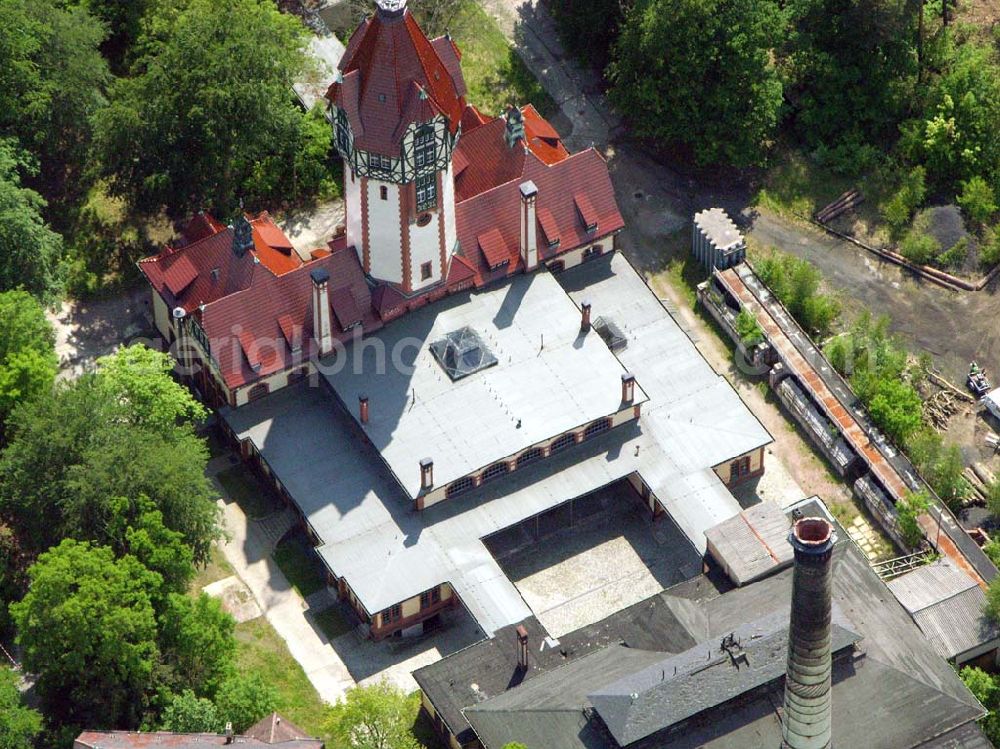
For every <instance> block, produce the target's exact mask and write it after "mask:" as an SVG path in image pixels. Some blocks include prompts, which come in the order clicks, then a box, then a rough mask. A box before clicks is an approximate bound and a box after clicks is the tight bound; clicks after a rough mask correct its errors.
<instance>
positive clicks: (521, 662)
mask: <svg viewBox="0 0 1000 749" xmlns="http://www.w3.org/2000/svg"><path fill="white" fill-rule="evenodd" d="M516 632H517V670H518V671H527V670H528V630H527V629H525V627H524V625H523V624H518V625H517V630H516Z"/></svg>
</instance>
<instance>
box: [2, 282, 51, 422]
mask: <svg viewBox="0 0 1000 749" xmlns="http://www.w3.org/2000/svg"><path fill="white" fill-rule="evenodd" d="M55 342H56V334H55V331H54V330H53V329H52V323H50V322H49V321H48V319H47V318H46V317H45V310H44V309H43V308H42V306H41V305H40V304H39V303H38V302H37V301H36V300H35V299H33V298H32V297H31V295H29V294H28V293H27V292H24V291H6V292H0V435H2V434H3V424H4V421H6V419H7V415H8V414H9V413H10V411H11V409H12V408H13V407H14V406H15V405H16V404H17V403H20V402H22V401H26V400H32V399H34V398H37V397H38V396H40V395H42V394H43V393H47V392H49V391H50V390H51V389H52V384H53V383H54V382H55V378H56V372H57V370H58V368H59V360H58V358H57V357H56V352H55Z"/></svg>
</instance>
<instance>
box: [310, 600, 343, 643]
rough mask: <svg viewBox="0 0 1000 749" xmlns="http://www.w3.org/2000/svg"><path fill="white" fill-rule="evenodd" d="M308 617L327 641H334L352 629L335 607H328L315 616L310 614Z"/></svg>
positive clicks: (338, 608) (337, 607)
mask: <svg viewBox="0 0 1000 749" xmlns="http://www.w3.org/2000/svg"><path fill="white" fill-rule="evenodd" d="M310 616H312V619H313V621H314V622H316V626H317V627H319V629H320V631H321V632H322V633H323V634H324V635H326V639H328V640H335V639H336V638H338V637H340V636H341V635H346V634H347V633H348V632H350V631H351V629H353V627H352V626H351V622H350V621H349V620H348V619H347V617H346V616H344V614H343V613H342V612H341V610H340V607H339V606H336V605H334V606H328V607H327V608H325V609H323V610H322V611H320V612H318V613H316V614H310Z"/></svg>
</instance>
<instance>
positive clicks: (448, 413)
mask: <svg viewBox="0 0 1000 749" xmlns="http://www.w3.org/2000/svg"><path fill="white" fill-rule="evenodd" d="M462 328H469V329H471V330H472V331H474V332H475V333H476V334H477V335H478V336H479V338H480V339H481V340H482V342H483V343H484V344H485V346H486V348H487V349H488V350H489V351H490V352H491V353H492V354H493V356H495V357H496V359H497V363H496V364H495V365H493V366H491V367H488V368H486V369H483V370H481V371H479V372H475V373H473V374H470V375H467V376H465V377H463V378H462V379H459V380H454V381H453V380H452V379H451V378H450V377H449V376H448V374H446V372H445V370H444V368H443V367H442V366H441V363H440V362H439V361H438V360H437V358H436V357H435V356H434V354H433V353H432V352H431V350H430V345H431V344H432V343H435V342H436V341H439V340H441V339H443V338H444V337H445V335H446V334H448V333H451V332H454V331H458V330H460V329H462ZM377 338H378V340H380V341H381V343H382V344H383V345H382V348H381V349H379V348H377V347H375V346H373V345H371V339H370V338H366V339H363V340H362V341H361V342H360V343H357V342H355V343H352V344H350V345H349V346H348V347H347V351H346V353H345V354H343V355H342V361H343V362H344V366H342V367H340V368H339V371H336V372H330V373H328V374H326V375H325V377H326V378H327V380H328V381H329V383H330V385H332V386H333V389H334V390H335V391H336V392H337V394H338V395H339V396H340V397H341V399H342V400H343V401H344V403H345V404H346V405H347V408H348V409H350V411H351V413H352V415H353V416H354V417H355V419H357V417H358V408H357V402H358V396H359V394H361V393H364V394H367V396H368V398H369V414H370V416H369V422H368V423H367V424H365V425H363V426H362V428H363V429H364V431H365V434H367V435H368V439H370V440H371V442H372V444H374V445H375V447H376V449H377V450H378V451H379V453H380V454H381V455H382V459H383V460H384V461H385V462H386V463H387V464H388V466H389V468H390V469H391V470H392V472H393V473H394V474H395V476H396V478H397V479H398V480H399V482H400V484H402V486H403V488H404V489H405V490H406V492H407V493H408V494H409V495H410V496H411V497H416V496H417V495H418V494H419V493H420V468H419V461H420V460H421V459H422V458H425V457H426V458H431V459H433V461H434V481H435V484H437V485H438V486H442V485H446V484H448V483H450V482H452V481H454V480H455V479H458V478H461V477H462V476H467V475H468V474H470V473H473V472H475V471H478V470H479V469H481V468H484V467H486V466H488V465H490V464H491V463H494V462H496V461H498V460H500V459H502V458H506V457H508V456H511V455H514V454H515V453H518V452H520V451H522V450H524V449H526V448H528V447H530V446H531V445H534V444H537V443H539V442H544V441H545V440H548V439H550V438H552V437H555V436H557V435H559V434H562V433H563V432H566V431H569V430H571V429H575V428H578V427H582V426H584V425H586V424H588V423H589V422H591V421H593V420H595V419H598V418H600V417H602V416H609V415H610V414H613V413H615V412H617V411H618V410H620V409H621V408H622V407H623V404H622V399H621V393H622V382H621V376H622V374H624V373H625V368H624V367H623V366H622V365H621V363H619V361H618V360H617V359H616V358H615V356H614V354H612V353H611V351H610V350H608V347H607V346H606V345H605V344H604V341H602V340H601V338H600V337H599V336H597V335H596V334H592V335H581V333H580V310H579V309H578V308H577V306H576V305H575V304H573V302H572V300H570V298H569V297H568V296H566V294H565V293H564V292H563V290H562V289H561V288H560V287H559V284H558V283H557V282H556V281H555V279H554V278H553V277H552V276H551V275H550V274H548V273H532V274H530V275H521V276H517V277H515V278H514V279H513V280H511V281H510V282H509V283H506V284H504V285H502V286H499V287H494V288H491V289H488V290H485V291H482V292H479V293H473V294H471V295H470V296H468V297H465V296H461V297H456V298H452V299H446V300H442V301H440V302H437V303H435V304H431V305H429V306H427V307H424V308H422V309H420V310H417V311H415V312H411V313H409V314H407V315H405V316H404V317H402V318H401V319H399V320H396V321H394V322H393V323H392V324H390V325H388V326H386V327H385V328H384V329H383V330H382V331H380V332H379V334H378V335H377ZM393 352H398V360H397V361H398V363H399V364H401V365H402V366H395V365H394V363H393V359H394V357H393ZM641 385H642V383H641V381H640V382H639V386H640V387H637V388H636V391H635V402H636V403H641V402H643V401H645V400H646V396H645V395H644V393H643V392H642V389H641ZM359 425H360V422H359Z"/></svg>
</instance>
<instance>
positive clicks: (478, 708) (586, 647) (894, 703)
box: [414, 541, 983, 749]
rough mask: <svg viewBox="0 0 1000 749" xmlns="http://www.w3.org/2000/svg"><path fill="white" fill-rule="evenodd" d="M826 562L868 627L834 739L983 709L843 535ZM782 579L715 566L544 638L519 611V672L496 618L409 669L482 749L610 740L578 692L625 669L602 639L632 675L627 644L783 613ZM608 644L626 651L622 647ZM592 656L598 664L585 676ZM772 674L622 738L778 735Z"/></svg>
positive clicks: (900, 733) (845, 607) (858, 625)
mask: <svg viewBox="0 0 1000 749" xmlns="http://www.w3.org/2000/svg"><path fill="white" fill-rule="evenodd" d="M834 564H835V569H834V580H835V583H834V605H835V606H836V607H837V608H838V609H839V610H840V612H841V613H842V614H843V616H844V617H845V618H846V620H847V621H849V622H850V625H851V627H850V628H851V629H853V630H854V631H855V632H857V633H858V634H859V635H861V636H862V637H863V638H864V639H863V641H862V642H861V643H860V646H859V648H858V650H857V652H856V654H854V656H853V657H844V658H841V659H839V660H838V661H837V663H836V664H835V668H834V682H835V685H834V716H833V717H834V736H835V737H836V740H837V744H838V745H840V746H850V747H858V746H865V747H871V748H872V749H876V748H879V747H881V748H884V749H906V748H907V747H920V746H924V745H925V744H926V742H929V741H932V740H935V739H939V738H940V739H942V740H944V739H943V737H945V736H947V735H948V734H949V732H952V731H954V730H955V729H958V728H961V727H964V726H966V724H968V723H969V722H970V721H973V720H975V719H976V718H978V717H979V716H981V715H982V712H983V711H982V708H981V707H980V706H979V704H978V703H977V702H976V700H975V698H974V697H972V695H971V694H970V693H969V692H968V690H967V689H966V688H965V687H964V685H963V684H962V682H961V681H960V680H959V679H958V677H957V675H956V674H955V672H954V671H953V670H952V669H951V667H950V666H949V665H948V664H947V663H946V662H945V661H944V660H943V659H942V658H941V657H940V656H939V655H938V654H937V653H935V652H934V649H933V647H932V646H931V645H930V643H929V642H928V641H927V640H926V639H925V638H924V636H923V635H922V634H921V632H920V630H919V629H917V627H916V626H915V625H914V623H913V621H912V620H911V619H910V617H909V616H908V615H907V613H906V611H905V610H904V609H903V608H902V607H901V606H900V605H899V604H898V602H897V601H896V600H895V598H894V597H893V596H892V594H891V593H890V592H889V590H888V589H887V588H886V587H885V585H884V584H883V583H882V581H881V580H880V579H879V578H878V577H877V576H876V575H875V573H874V572H873V571H872V570H871V569H870V568H869V567H868V565H867V563H866V562H865V560H864V559H863V557H862V556H861V554H860V552H859V551H858V550H857V549H856V548H855V547H854V545H853V544H852V543H850V542H849V541H841V542H840V543H839V544H838V546H837V548H836V550H835V553H834ZM791 578H792V570H791V569H785V570H783V571H782V572H779V573H777V574H775V575H773V576H771V577H768V578H765V579H762V580H760V581H758V582H755V583H752V584H749V585H746V586H744V587H742V588H737V589H728V590H727V589H726V587H727V586H728V583H727V582H726V581H724V580H723V579H722V577H721V575H719V574H718V572H717V571H713V572H711V573H709V575H703V576H700V577H698V578H695V579H693V580H689V581H687V582H684V583H681V584H680V585H677V586H674V587H672V588H669V589H668V590H665V591H663V592H662V593H660V594H658V595H656V596H653V597H651V598H649V599H646V600H645V601H642V602H640V603H638V604H635V605H634V606H631V607H629V608H627V609H624V610H622V611H620V612H618V613H616V614H614V615H612V616H610V617H608V618H607V619H604V620H603V621H601V622H598V623H596V624H593V625H590V626H588V627H584V628H582V629H579V630H577V631H575V632H572V633H570V634H569V635H566V636H564V637H563V638H561V641H560V642H559V643H558V644H556V645H555V646H554V647H549V646H548V645H547V644H545V645H543V642H544V640H545V638H546V636H547V633H546V632H545V630H544V629H543V628H542V626H541V625H540V624H539V623H538V622H537V620H535V619H534V618H533V617H532V618H529V619H528V620H526V621H525V622H524V626H525V627H526V628H527V630H528V636H529V646H528V650H529V666H528V669H527V671H526V672H525V673H523V674H520V673H519V672H518V671H517V668H516V652H515V648H514V642H515V635H514V627H513V626H511V627H507V628H504V629H501V630H498V631H497V633H496V636H495V637H494V638H493V639H490V640H486V641H484V642H482V643H479V644H477V645H474V646H472V647H470V648H466V649H465V650H462V651H459V652H458V653H455V654H454V655H452V656H450V657H448V658H445V659H444V660H442V661H439V662H438V663H435V664H433V665H430V666H426V667H424V668H422V669H420V670H418V671H417V672H415V674H414V676H415V678H416V680H417V683H418V684H419V685H420V686H421V688H422V689H423V690H424V692H425V694H426V695H427V696H428V698H429V699H430V700H431V702H432V704H433V705H434V707H435V709H436V710H437V711H438V713H439V714H440V715H441V716H442V718H443V719H444V720H445V721H446V723H447V724H448V725H449V726H450V727H451V728H452V730H453V732H454V733H456V734H457V735H458V739H459V741H460V742H462V743H465V742H467V741H470V740H471V739H473V738H474V737H475V736H476V735H477V734H476V733H475V732H473V730H472V728H471V726H470V724H469V721H468V720H467V719H466V715H468V716H469V718H471V719H472V721H473V722H474V723H475V725H476V731H478V736H479V738H480V740H481V741H482V742H483V744H484V745H485V746H486V747H487V748H488V749H499V747H501V746H503V745H504V744H505V743H506V742H508V741H521V742H523V743H525V744H526V745H528V746H544V747H546V749H563V748H565V749H581V748H582V747H586V749H604V748H605V747H609V748H610V747H615V746H617V742H615V741H614V739H613V738H612V736H611V734H610V733H609V731H608V728H607V726H606V725H605V723H604V721H602V720H601V719H600V718H599V717H598V716H597V714H596V711H595V710H593V707H594V706H593V705H592V704H591V702H590V701H589V700H588V699H587V697H588V695H590V694H593V693H594V691H595V690H594V689H593V688H592V687H593V685H594V682H595V681H600V682H601V683H602V684H605V685H606V684H609V683H610V682H613V681H615V679H616V678H620V677H622V676H624V675H625V674H621V673H620V672H619V667H616V669H615V670H610V669H607V668H604V666H605V665H606V664H605V663H604V661H605V660H614V658H613V657H612V656H611V655H609V652H608V648H609V647H611V648H615V646H625V647H627V648H628V649H629V655H628V656H627V657H628V659H629V664H628V665H629V667H628V668H626V667H625V666H624V665H623V666H622V667H621V668H624V669H625V671H627V672H630V673H632V674H637V673H639V672H641V671H642V668H643V667H644V666H645V667H648V666H650V665H651V664H652V661H651V660H650V658H651V656H648V654H643V653H642V652H635V651H657V657H659V658H660V659H661V660H662V659H663V658H664V653H666V654H671V653H672V654H679V653H682V652H684V651H687V650H689V649H690V648H692V647H693V646H694V645H695V644H696V643H699V642H705V641H709V640H712V639H715V638H718V639H721V638H722V637H724V636H725V635H727V634H729V633H732V632H734V631H737V630H739V628H740V626H741V624H742V623H744V622H747V621H755V620H758V619H763V618H765V617H768V616H782V617H784V618H785V620H786V621H787V617H788V611H789V606H790V596H791ZM602 652H603V655H598V654H599V653H602ZM611 652H612V653H614V652H617V653H619V654H621V653H623V652H625V651H624V650H623V649H622V648H621V647H617V648H615V649H614V650H612V651H611ZM592 654H593V658H594V660H592V659H591V656H592ZM585 656H586V657H585ZM616 662H617V661H616ZM570 665H574V669H579V673H577V672H576V671H575V670H574V672H573V673H572V674H571V673H570V672H569V671H561V672H560V673H562V674H564V675H569V676H571V677H572V678H551V677H550V679H546V680H539V684H538V688H539V689H542V688H544V687H545V685H546V684H547V683H550V682H551V690H550V692H549V694H548V696H547V697H546V696H545V695H544V694H536V695H534V697H533V699H532V703H531V707H530V709H523V708H522V707H520V706H518V705H513V704H512V706H511V709H510V710H506V711H505V710H491V709H489V708H490V706H491V703H492V706H493V707H502V706H503V703H502V702H500V701H499V700H498V701H497V702H493V699H492V698H496V697H497V695H501V694H504V693H505V692H507V691H508V690H511V689H513V691H512V692H510V696H509V697H505V699H508V700H512V701H513V702H520V700H519V699H517V697H515V695H516V694H517V692H518V690H520V689H524V688H525V687H526V686H529V685H531V684H532V681H533V680H535V679H539V677H541V676H542V675H544V674H546V673H549V672H552V671H554V670H555V669H564V668H568V667H569V666H570ZM591 667H593V670H594V671H596V672H597V674H598V675H595V676H593V677H591V676H588V674H589V673H590V672H591ZM576 684H579V685H580V688H576V687H575V686H574V685H576ZM781 684H782V681H781V679H780V677H779V678H777V679H775V680H774V681H773V683H772V685H771V686H770V687H767V686H765V687H761V688H759V689H757V690H751V691H749V692H748V693H746V694H744V695H743V696H742V698H740V699H738V700H730V701H729V702H728V703H727V705H726V707H725V708H720V709H711V708H712V705H713V703H714V702H715V698H714V697H713V698H711V699H710V698H709V695H705V696H704V701H703V703H702V706H701V708H702V709H700V711H698V710H697V709H692V710H691V712H692V713H696V714H694V716H693V717H691V718H689V719H688V720H686V721H684V722H682V723H681V724H680V725H679V726H676V727H675V728H673V729H668V730H665V731H659V732H657V733H654V734H652V735H651V736H649V737H647V738H645V739H640V740H638V741H634V742H633V743H632V744H629V749H652V748H653V747H657V748H659V747H670V749H674V748H675V747H677V748H686V747H692V748H693V747H710V748H711V749H721V748H722V747H727V748H728V747H733V748H734V749H735V748H737V747H738V748H739V749H746V748H747V747H758V746H759V747H774V746H778V745H779V744H780V740H781V726H780V722H779V718H778V713H777V710H778V708H779V707H780V705H781V701H782V693H781ZM518 685H521V686H518ZM598 688H599V687H598ZM581 689H583V690H590V691H584V692H581ZM526 696H528V695H526ZM581 698H582V699H581ZM697 707H698V706H694V708H697ZM466 708H469V709H468V710H467V711H466V710H465V709H466ZM949 740H950V739H949ZM977 740H978V737H977V736H976V732H975V731H973V732H971V733H970V734H969V736H967V737H965V738H960V739H956V741H959V743H952V744H948V743H942V744H933V743H932V744H928V746H941V747H946V746H954V747H967V746H968V747H976V746H979V744H977V743H974V742H975V741H977ZM962 742H965V743H962ZM969 742H972V743H969Z"/></svg>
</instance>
